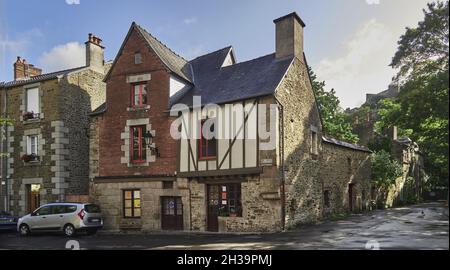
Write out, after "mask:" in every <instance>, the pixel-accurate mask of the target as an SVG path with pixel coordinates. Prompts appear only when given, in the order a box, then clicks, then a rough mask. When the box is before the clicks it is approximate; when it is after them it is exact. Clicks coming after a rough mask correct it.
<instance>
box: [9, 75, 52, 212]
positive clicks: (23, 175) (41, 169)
mask: <svg viewBox="0 0 450 270" xmlns="http://www.w3.org/2000/svg"><path fill="white" fill-rule="evenodd" d="M29 87H39V97H40V107H41V114H40V118H39V119H34V120H28V121H23V117H22V113H23V112H24V111H25V105H24V104H25V103H24V102H25V101H24V99H25V89H26V88H29ZM58 95H59V87H58V81H57V80H56V79H54V80H49V81H44V82H40V83H37V84H32V85H25V86H17V87H13V88H9V89H8V108H7V110H8V115H9V116H10V118H12V119H13V120H14V126H13V127H9V130H10V134H9V136H10V137H9V141H10V144H9V146H8V147H9V148H8V152H9V153H10V160H9V161H10V162H9V164H10V166H9V173H10V174H11V175H10V177H11V178H10V179H9V181H8V185H9V195H10V208H11V211H12V212H13V213H14V214H17V215H23V214H26V212H27V209H26V205H27V198H26V185H30V184H40V185H41V190H40V199H41V203H46V202H51V201H57V200H58V199H59V196H58V195H56V194H54V193H53V192H52V191H53V189H55V184H54V183H52V177H54V174H53V173H52V171H51V167H52V165H53V161H52V155H53V154H52V149H51V147H50V146H51V143H52V133H53V132H54V130H53V128H52V126H51V123H52V121H56V120H57V119H58V118H59V113H60V111H59V109H60V107H59V106H58V104H59V100H58V98H57V97H58ZM31 133H36V134H38V135H39V138H40V140H39V142H38V149H39V152H38V155H39V156H40V159H39V161H37V162H29V163H25V162H23V161H22V160H21V156H22V155H23V154H24V153H25V147H26V141H25V139H24V137H25V138H26V135H29V134H31Z"/></svg>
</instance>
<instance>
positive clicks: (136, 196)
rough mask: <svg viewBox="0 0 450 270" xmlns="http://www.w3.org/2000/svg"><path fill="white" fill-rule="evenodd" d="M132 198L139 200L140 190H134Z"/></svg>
mask: <svg viewBox="0 0 450 270" xmlns="http://www.w3.org/2000/svg"><path fill="white" fill-rule="evenodd" d="M134 198H135V199H139V198H141V191H140V190H135V191H134Z"/></svg>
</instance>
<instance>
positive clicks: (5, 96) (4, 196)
mask: <svg viewBox="0 0 450 270" xmlns="http://www.w3.org/2000/svg"><path fill="white" fill-rule="evenodd" d="M2 97H3V100H2V102H3V112H2V114H3V116H2V117H3V118H4V119H6V118H7V117H8V109H7V106H8V91H7V89H6V88H5V87H3V95H2ZM2 129H3V132H2V138H1V140H2V149H1V152H2V153H3V154H6V153H8V124H7V123H6V122H5V123H3V127H2ZM1 166H2V172H1V173H2V179H1V182H5V194H3V192H0V194H1V195H2V196H1V199H2V200H5V201H4V203H5V205H4V210H5V211H7V212H9V196H8V194H9V190H8V156H5V155H2V163H1ZM0 189H1V191H3V187H2V185H1V183H0Z"/></svg>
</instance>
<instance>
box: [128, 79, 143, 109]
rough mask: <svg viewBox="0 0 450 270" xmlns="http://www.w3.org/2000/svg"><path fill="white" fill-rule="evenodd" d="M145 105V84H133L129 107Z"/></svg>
mask: <svg viewBox="0 0 450 270" xmlns="http://www.w3.org/2000/svg"><path fill="white" fill-rule="evenodd" d="M145 105H147V84H135V85H133V86H132V88H131V106H132V107H134V108H136V107H144V106H145Z"/></svg>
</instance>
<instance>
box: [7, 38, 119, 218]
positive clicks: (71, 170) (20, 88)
mask: <svg viewBox="0 0 450 270" xmlns="http://www.w3.org/2000/svg"><path fill="white" fill-rule="evenodd" d="M103 57H104V47H103V46H102V44H101V39H99V38H98V37H96V36H94V35H92V34H90V35H89V40H88V41H87V42H86V65H85V66H83V67H78V68H73V69H69V70H62V71H56V72H52V73H47V74H42V70H40V69H38V68H36V67H34V66H33V65H31V64H29V63H27V62H26V60H25V59H22V58H20V57H18V58H17V61H16V62H15V63H14V80H13V81H10V82H6V83H4V84H3V85H2V86H1V87H0V88H1V89H0V93H1V97H0V99H1V104H0V111H1V112H2V116H3V117H8V118H10V119H11V120H13V125H12V126H3V127H2V131H3V132H2V134H4V135H3V137H2V140H1V142H2V149H3V150H4V151H5V152H7V153H8V154H9V156H7V157H2V176H3V177H2V182H3V183H4V184H5V185H4V186H3V193H2V195H3V196H2V197H3V198H2V201H3V202H4V204H5V205H4V207H5V208H6V209H9V210H10V211H11V212H12V213H14V214H16V215H23V214H26V213H29V212H31V211H32V210H34V209H35V208H37V207H38V206H39V205H41V204H44V203H49V202H58V201H79V200H86V199H87V196H88V192H89V175H88V172H89V155H88V153H89V121H90V118H89V116H88V114H89V113H90V112H91V111H92V109H93V108H97V107H98V106H99V105H101V104H102V103H104V101H105V84H104V83H103V78H104V76H105V74H106V72H107V70H108V66H109V65H110V64H108V63H106V64H105V62H104V60H103ZM6 198H9V199H6Z"/></svg>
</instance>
